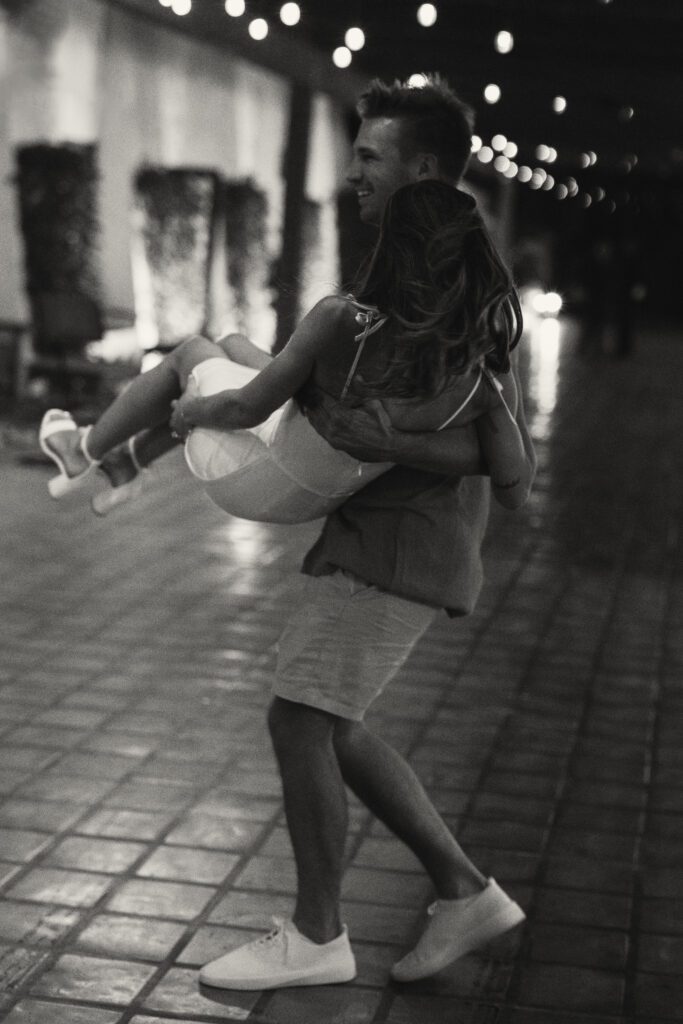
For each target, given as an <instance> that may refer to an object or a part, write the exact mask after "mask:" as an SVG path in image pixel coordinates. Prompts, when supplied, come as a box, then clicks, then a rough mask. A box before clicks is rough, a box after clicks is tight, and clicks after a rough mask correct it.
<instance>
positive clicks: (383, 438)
mask: <svg viewBox="0 0 683 1024" xmlns="http://www.w3.org/2000/svg"><path fill="white" fill-rule="evenodd" d="M306 416H307V417H308V419H309V421H310V423H311V425H312V426H313V427H314V428H315V430H317V431H318V433H319V434H321V435H322V436H323V437H324V438H325V440H326V441H327V443H328V444H330V445H332V447H333V448H340V449H341V450H342V451H345V452H347V453H348V454H349V455H352V456H353V458H354V459H359V460H360V461H361V462H395V461H396V447H395V444H394V440H395V438H394V437H393V435H394V431H393V430H392V427H391V422H390V420H389V417H388V416H387V413H386V411H385V409H384V407H383V405H382V403H381V402H380V401H378V400H377V399H372V400H371V401H369V402H366V403H365V404H363V405H356V406H351V405H340V404H339V402H337V401H335V400H333V399H328V398H321V399H320V401H319V402H318V403H316V405H315V407H314V408H311V409H307V410H306Z"/></svg>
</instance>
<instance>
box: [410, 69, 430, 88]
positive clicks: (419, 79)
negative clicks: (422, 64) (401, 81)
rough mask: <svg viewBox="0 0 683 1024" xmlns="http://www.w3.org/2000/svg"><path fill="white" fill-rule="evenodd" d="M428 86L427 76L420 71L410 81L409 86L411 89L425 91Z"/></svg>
mask: <svg viewBox="0 0 683 1024" xmlns="http://www.w3.org/2000/svg"><path fill="white" fill-rule="evenodd" d="M426 84H427V76H426V75H423V74H422V73H421V72H419V71H418V72H416V73H415V74H414V75H411V76H410V78H409V79H408V86H409V88H410V89H424V87H425V86H426Z"/></svg>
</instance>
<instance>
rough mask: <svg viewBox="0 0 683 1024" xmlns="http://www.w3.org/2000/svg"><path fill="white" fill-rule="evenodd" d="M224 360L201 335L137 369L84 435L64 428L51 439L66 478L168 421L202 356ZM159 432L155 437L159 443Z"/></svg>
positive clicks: (218, 349) (217, 348)
mask: <svg viewBox="0 0 683 1024" xmlns="http://www.w3.org/2000/svg"><path fill="white" fill-rule="evenodd" d="M213 358H219V359H226V358H227V356H226V354H225V352H224V351H223V349H222V348H220V346H219V345H216V344H214V342H212V341H209V340H208V339H207V338H201V337H199V336H197V337H194V338H189V339H188V340H187V341H184V342H182V343H181V344H180V345H178V347H177V348H175V349H173V351H172V352H170V353H169V354H168V355H167V356H166V358H165V359H164V360H163V361H162V362H161V363H159V365H158V366H155V367H154V368H153V369H152V370H148V371H147V372H146V373H141V374H140V375H139V376H138V377H136V378H135V379H134V380H133V381H131V383H130V384H129V385H128V387H127V388H126V389H125V390H124V391H122V392H121V394H120V395H118V396H117V397H116V398H115V399H114V401H113V402H112V404H111V405H110V406H109V407H108V408H107V409H105V411H104V412H103V413H102V415H101V416H100V417H99V419H98V420H97V422H96V423H95V424H94V426H93V427H92V428H91V429H90V431H89V432H88V435H87V439H86V440H85V441H84V440H83V435H82V432H81V431H77V430H73V429H70V430H64V431H60V432H59V433H55V434H53V435H52V436H51V437H50V447H51V448H52V449H53V450H54V451H56V452H57V453H58V455H59V456H60V458H61V459H62V461H63V463H64V466H65V468H66V473H67V476H69V477H72V476H77V475H78V474H80V473H82V472H83V471H84V469H86V468H87V467H88V465H89V464H90V463H92V462H93V461H94V462H99V461H100V460H101V459H102V458H103V457H104V456H105V455H106V454H107V452H110V451H111V450H112V449H114V448H116V447H117V445H120V444H121V443H122V442H123V441H126V440H128V438H129V437H133V436H134V435H135V434H138V433H139V432H141V431H144V430H148V429H150V428H157V427H159V426H161V425H163V424H166V423H167V422H168V420H169V417H170V414H171V402H172V401H173V400H174V399H175V398H178V397H179V396H180V395H181V394H182V392H183V391H184V389H185V387H186V385H187V379H188V377H189V375H190V373H191V372H192V370H193V369H194V367H195V366H197V364H198V363H201V362H204V360H205V359H213ZM159 438H160V435H159V434H158V433H157V434H156V435H155V440H156V441H158V440H159Z"/></svg>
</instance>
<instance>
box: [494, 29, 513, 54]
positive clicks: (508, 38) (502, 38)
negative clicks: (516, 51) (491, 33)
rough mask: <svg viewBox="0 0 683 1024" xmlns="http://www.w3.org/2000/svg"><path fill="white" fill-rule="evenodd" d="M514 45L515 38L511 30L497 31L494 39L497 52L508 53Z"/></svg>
mask: <svg viewBox="0 0 683 1024" xmlns="http://www.w3.org/2000/svg"><path fill="white" fill-rule="evenodd" d="M514 45H515V38H514V36H513V34H512V32H506V31H505V30H503V31H502V32H498V33H497V35H496V38H495V41H494V46H495V47H496V49H497V50H498V53H510V51H511V50H512V48H513V46H514Z"/></svg>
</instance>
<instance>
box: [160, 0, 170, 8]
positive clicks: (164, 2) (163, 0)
mask: <svg viewBox="0 0 683 1024" xmlns="http://www.w3.org/2000/svg"><path fill="white" fill-rule="evenodd" d="M159 3H160V4H161V6H162V7H170V6H171V4H172V3H173V0H159Z"/></svg>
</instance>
